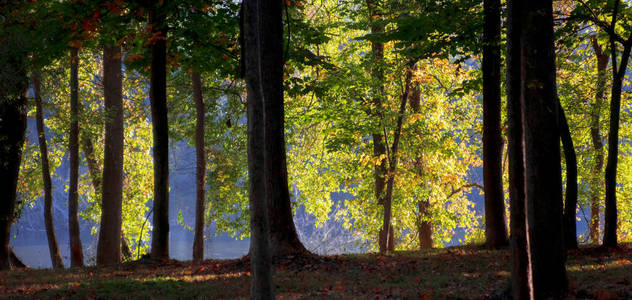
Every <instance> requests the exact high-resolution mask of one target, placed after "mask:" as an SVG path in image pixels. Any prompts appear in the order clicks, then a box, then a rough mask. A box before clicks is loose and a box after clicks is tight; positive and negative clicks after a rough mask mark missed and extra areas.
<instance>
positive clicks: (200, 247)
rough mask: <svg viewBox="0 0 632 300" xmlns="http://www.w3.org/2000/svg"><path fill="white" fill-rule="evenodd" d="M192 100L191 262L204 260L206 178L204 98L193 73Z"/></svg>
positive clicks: (197, 77) (197, 79)
mask: <svg viewBox="0 0 632 300" xmlns="http://www.w3.org/2000/svg"><path fill="white" fill-rule="evenodd" d="M191 77H192V81H193V100H194V101H195V110H196V115H197V119H196V124H195V158H196V165H195V185H196V200H195V236H194V238H193V260H194V261H198V262H199V261H202V260H204V187H205V183H204V179H205V177H206V153H205V150H204V115H205V113H206V109H205V107H204V98H202V79H201V78H200V74H199V73H196V72H193V74H192V76H191Z"/></svg>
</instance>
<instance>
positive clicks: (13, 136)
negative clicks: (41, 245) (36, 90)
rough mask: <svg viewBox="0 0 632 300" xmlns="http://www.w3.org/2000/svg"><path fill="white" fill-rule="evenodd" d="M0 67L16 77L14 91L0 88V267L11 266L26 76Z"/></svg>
mask: <svg viewBox="0 0 632 300" xmlns="http://www.w3.org/2000/svg"><path fill="white" fill-rule="evenodd" d="M1 40H2V39H0V41H1ZM2 68H7V69H9V70H11V72H12V73H14V74H16V77H20V80H19V82H20V83H19V84H18V85H17V86H16V91H15V92H14V91H5V90H0V136H2V137H4V138H3V139H2V140H0V161H2V162H4V163H1V164H0V191H3V192H2V196H1V197H0V242H2V245H1V246H0V270H8V269H10V268H11V265H12V264H11V253H12V250H11V247H10V246H9V240H10V239H11V224H12V223H13V213H14V208H15V203H16V201H17V185H18V175H19V171H20V163H21V161H22V146H23V145H24V137H25V134H26V91H27V88H28V78H27V77H26V75H25V74H24V72H19V71H17V72H16V70H15V69H17V68H15V66H13V65H5V66H2Z"/></svg>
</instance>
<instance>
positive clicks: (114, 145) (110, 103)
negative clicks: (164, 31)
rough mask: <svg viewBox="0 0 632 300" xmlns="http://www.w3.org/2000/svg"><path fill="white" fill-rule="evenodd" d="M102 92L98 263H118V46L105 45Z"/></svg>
mask: <svg viewBox="0 0 632 300" xmlns="http://www.w3.org/2000/svg"><path fill="white" fill-rule="evenodd" d="M103 95H104V98H105V99H104V103H105V112H106V114H107V118H106V121H105V139H104V147H105V149H104V157H103V177H102V180H103V181H102V182H101V184H102V186H101V187H102V193H101V203H102V205H101V227H100V229H99V242H98V245H97V264H99V265H104V264H115V263H119V262H121V223H122V216H121V213H122V205H123V146H124V144H123V143H124V142H123V133H124V132H123V131H124V123H123V74H122V69H121V48H120V47H119V46H113V45H105V46H104V50H103Z"/></svg>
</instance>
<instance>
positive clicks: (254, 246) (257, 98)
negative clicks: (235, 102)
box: [242, 0, 282, 299]
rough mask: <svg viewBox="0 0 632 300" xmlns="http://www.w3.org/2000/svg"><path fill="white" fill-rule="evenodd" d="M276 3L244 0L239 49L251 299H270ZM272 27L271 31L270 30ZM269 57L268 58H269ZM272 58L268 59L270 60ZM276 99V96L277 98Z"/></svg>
mask: <svg viewBox="0 0 632 300" xmlns="http://www.w3.org/2000/svg"><path fill="white" fill-rule="evenodd" d="M277 2H278V1H262V0H244V1H243V4H242V12H243V19H242V20H243V23H242V26H243V27H242V32H243V35H242V36H243V43H244V44H243V47H244V48H243V49H244V53H245V55H244V67H245V76H246V86H247V91H248V104H247V114H248V115H247V116H248V179H249V198H250V231H251V237H250V262H251V268H252V279H251V281H250V298H251V299H274V286H273V283H272V267H271V265H272V262H271V260H272V259H271V251H270V250H271V249H270V235H269V234H270V230H269V228H268V226H269V225H268V208H267V206H268V203H269V202H267V200H266V192H267V191H266V178H265V177H266V171H265V170H264V169H265V160H266V158H265V150H266V148H265V145H264V143H265V137H264V136H265V133H264V132H265V129H264V127H265V121H264V120H265V117H264V102H265V100H266V93H265V90H266V87H267V86H269V85H270V84H277V85H278V84H279V83H280V82H282V77H281V78H275V77H272V78H271V75H274V76H278V75H279V73H278V71H275V69H276V68H278V66H275V65H274V64H275V63H278V62H276V61H273V59H274V58H275V57H277V56H278V55H280V54H279V53H271V52H273V51H279V49H281V48H280V45H277V44H276V42H278V41H277V40H276V39H273V40H274V42H275V43H273V41H272V40H271V39H268V36H267V33H269V32H270V30H272V31H273V32H275V33H276V31H278V30H279V28H278V27H279V26H281V24H280V23H281V15H280V13H281V7H280V4H281V3H280V2H279V3H277ZM271 27H272V29H271ZM270 56H272V57H270ZM270 58H272V59H270ZM269 68H272V70H270V69H269ZM277 97H278V95H277ZM281 101H282V100H281Z"/></svg>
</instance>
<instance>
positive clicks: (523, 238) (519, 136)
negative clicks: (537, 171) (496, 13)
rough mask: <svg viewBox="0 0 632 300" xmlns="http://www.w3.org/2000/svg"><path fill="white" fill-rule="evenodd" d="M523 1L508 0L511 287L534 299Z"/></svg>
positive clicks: (517, 293)
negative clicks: (527, 185) (523, 73)
mask: <svg viewBox="0 0 632 300" xmlns="http://www.w3.org/2000/svg"><path fill="white" fill-rule="evenodd" d="M522 6H523V2H522V1H517V0H508V1H507V121H508V123H509V133H508V135H507V139H508V145H507V152H508V165H509V168H508V173H509V199H510V203H511V205H510V206H509V208H510V217H511V222H510V225H511V237H510V242H511V287H512V294H513V299H516V300H523V299H533V284H532V281H531V259H530V256H529V236H528V235H527V216H526V214H527V206H526V190H525V185H524V180H525V177H524V172H525V161H524V155H525V154H524V151H525V149H524V136H523V131H524V128H523V120H522V119H523V117H522V110H523V103H522V99H521V91H520V85H521V82H522V78H521V72H520V71H521V70H520V68H521V65H522V57H521V55H520V53H521V47H522V45H521V39H520V33H521V31H522V19H521V13H522Z"/></svg>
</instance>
